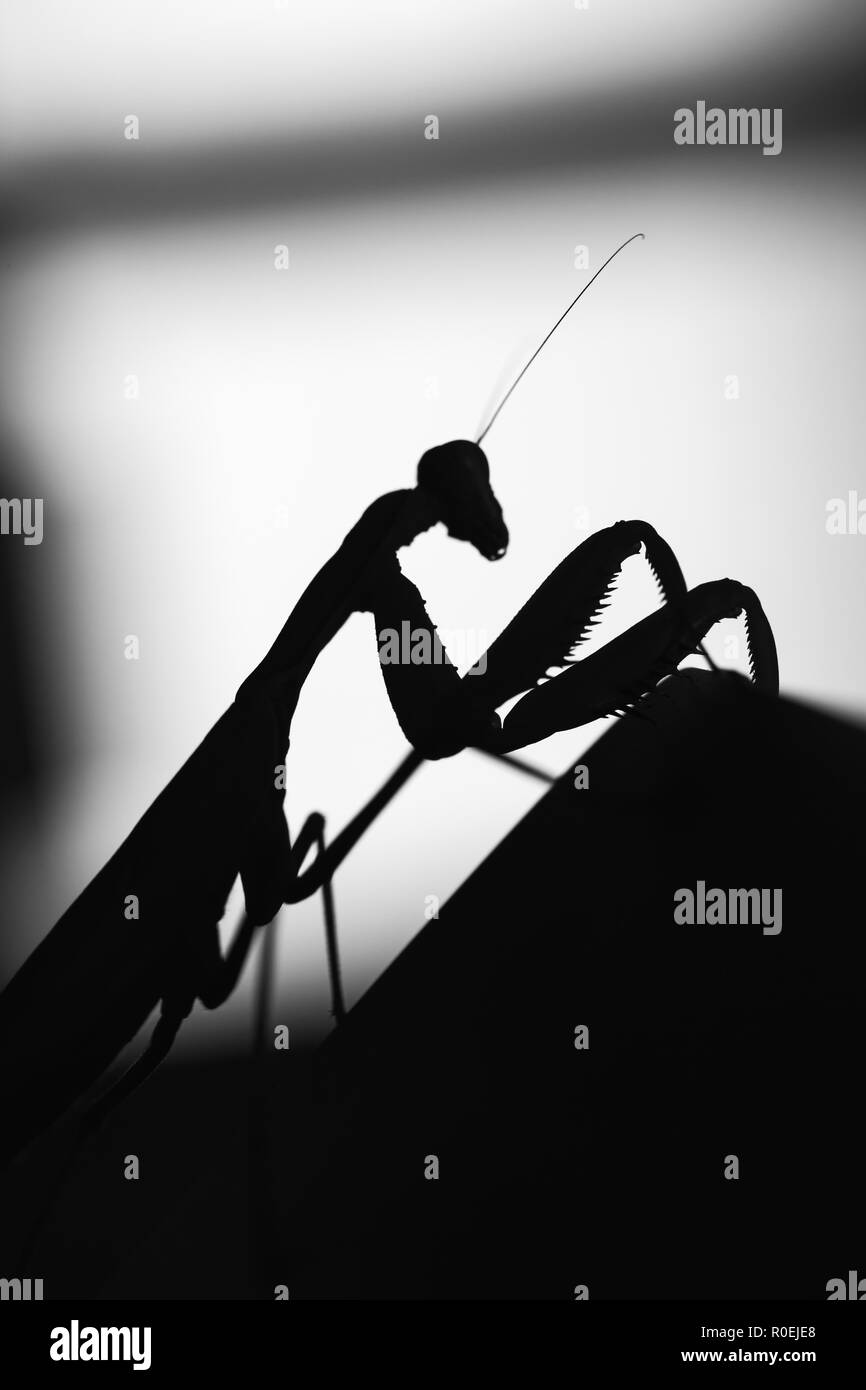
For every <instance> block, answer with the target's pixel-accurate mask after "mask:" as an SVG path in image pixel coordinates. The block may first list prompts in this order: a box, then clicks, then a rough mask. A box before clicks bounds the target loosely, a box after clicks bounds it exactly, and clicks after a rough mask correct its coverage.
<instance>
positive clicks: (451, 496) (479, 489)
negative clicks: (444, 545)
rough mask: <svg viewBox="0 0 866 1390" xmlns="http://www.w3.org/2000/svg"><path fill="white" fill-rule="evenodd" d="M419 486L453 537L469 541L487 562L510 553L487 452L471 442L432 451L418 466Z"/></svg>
mask: <svg viewBox="0 0 866 1390" xmlns="http://www.w3.org/2000/svg"><path fill="white" fill-rule="evenodd" d="M418 486H419V488H421V489H422V490H423V491H424V492H425V493H427V494H428V495H429V496H430V497H431V499H432V501H433V504H434V506H435V508H436V512H437V514H438V517H439V520H440V521H443V522H444V523H445V527H446V529H447V531H448V534H449V536H453V538H454V539H455V540H458V541H469V542H470V544H472V545H474V546H475V549H476V550H477V551H478V552H479V554H481V555H483V556H484V558H485V560H500V559H501V558H502V556H503V555H504V554H505V552H506V550H507V549H508V528H507V526H506V525H505V522H504V520H503V517H502V508H501V507H500V505H499V503H498V502H497V500H496V497H495V496H494V493H493V489H492V488H491V486H490V468H489V466H488V463H487V457H486V455H485V453H484V450H483V449H481V448H479V446H478V445H477V444H473V443H472V441H471V440H469V439H452V440H451V442H450V443H449V444H439V445H437V446H436V448H434V449H428V450H427V452H426V453H425V454H423V455H422V456H421V459H420V462H419V464H418Z"/></svg>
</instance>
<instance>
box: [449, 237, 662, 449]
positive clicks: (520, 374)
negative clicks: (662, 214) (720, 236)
mask: <svg viewBox="0 0 866 1390" xmlns="http://www.w3.org/2000/svg"><path fill="white" fill-rule="evenodd" d="M643 235H644V234H643V232H635V234H634V236H630V237H629V238H628V241H624V242H623V243H622V246H618V247H617V248H616V250H615V251H613V252H612V253H611V255H609V256H608V258H607V260H606V261H605V262H604V265H600V266H599V268H598V270H597V271H596V272H595V274H594V275H593V276H592V277H591V278H590V279H589V280H587V282H586V284H585V285H584V287H583V289H582V290H581V292H580V294H579V295H577V296H576V297H575V298H574V299H573V300H572V301H571V303H570V304H569V306H568V308H567V309H566V311H565V313H564V314H560V316H559V318H558V319H557V320H556V323H555V324H554V325H553V327H552V328H551V330H550V332H549V333H548V335H547V337H546V338H542V340H541V342H540V343H539V344H538V347H537V348H536V349H535V351H534V353H533V354H532V356H531V357H530V359H529V361H528V362H527V363H526V366H525V367H524V368H523V369H522V371H520V372H518V374H517V376H516V377H515V378H514V380H513V381H512V383H511V385H510V386H509V388H508V390H507V391H506V392H505V395H504V396H503V397H502V400H501V401H500V402H499V404H498V406H497V407H496V409H495V410H494V412H493V414H492V415H491V417H490V419H489V420H488V421H487V424H486V425H485V426H484V429H483V430H482V431H481V433H480V434H479V436H478V438H477V439H476V441H475V443H476V444H480V443H481V441H482V439H483V438H484V436H485V434H486V433H487V431H488V430H489V429H490V426H491V425H492V424H493V422H494V420H495V419H496V417H497V415H498V414H499V412H500V410H501V409H502V407H503V406H504V404H505V402H506V401H507V400H508V397H509V396H510V395H511V393H512V391H513V390H514V388H515V386H517V384H518V382H520V381H521V380H522V378H523V377H524V376H525V375H526V373H527V372H528V371H529V368H530V367H531V366H532V364H533V362H534V361H535V359H536V357H537V356H538V354H539V353H540V352H541V349H542V348H543V347H544V345H545V343H547V342H548V341H549V339H550V338H552V337H553V335H554V333H555V332H556V330H557V328H558V327H559V325H560V324H561V323H562V320H563V319H564V318H565V317H566V315H568V314H570V313H571V311H572V309H573V308H574V306H575V304H576V303H577V301H578V299H580V298H581V296H582V295H584V294H586V292H587V290H588V289H589V287H590V285H591V284H592V282H593V280H597V279H598V277H599V275H600V274H601V272H602V271H603V270H604V268H605V266H608V265H610V263H611V261H612V260H613V258H614V256H618V255H619V253H620V251H624V250H625V248H626V247H627V246H629V245H630V244H631V242H633V241H637V239H638V237H641V238H643Z"/></svg>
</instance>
